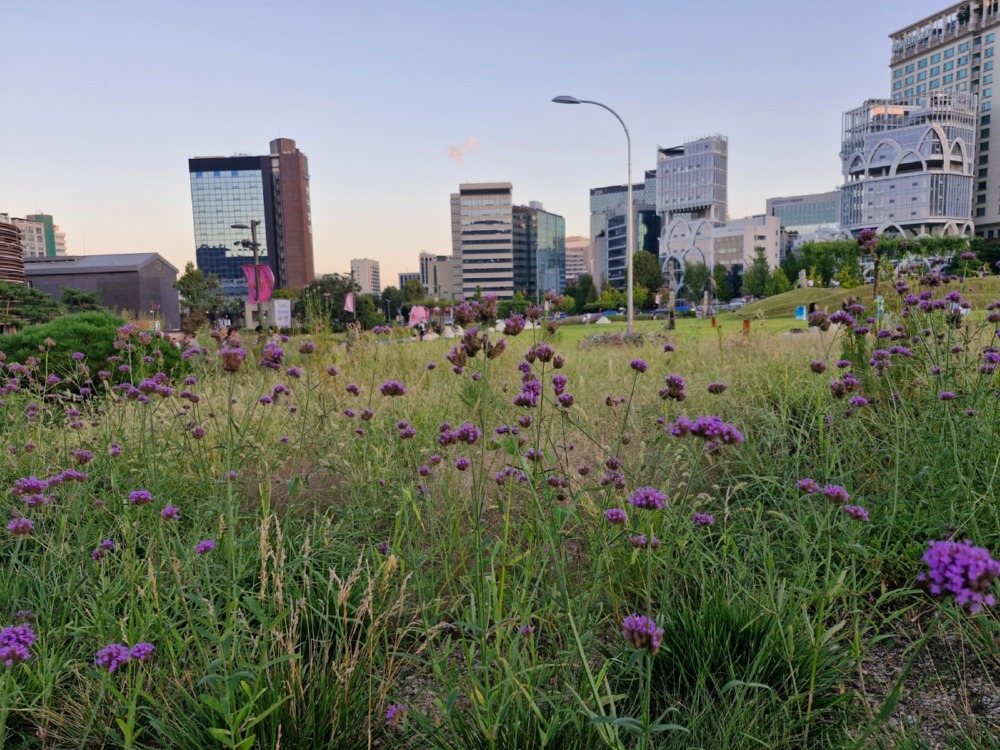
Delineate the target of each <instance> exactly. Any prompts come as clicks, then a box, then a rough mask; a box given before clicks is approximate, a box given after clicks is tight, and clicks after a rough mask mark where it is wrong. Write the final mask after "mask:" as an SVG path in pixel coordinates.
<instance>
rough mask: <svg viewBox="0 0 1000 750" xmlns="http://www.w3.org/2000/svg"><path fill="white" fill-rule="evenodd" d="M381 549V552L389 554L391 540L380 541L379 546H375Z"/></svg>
mask: <svg viewBox="0 0 1000 750" xmlns="http://www.w3.org/2000/svg"><path fill="white" fill-rule="evenodd" d="M375 549H377V550H378V551H379V554H382V555H388V554H389V542H379V543H378V546H377V547H375Z"/></svg>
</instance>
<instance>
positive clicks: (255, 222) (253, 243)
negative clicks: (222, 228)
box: [230, 219, 264, 333]
mask: <svg viewBox="0 0 1000 750" xmlns="http://www.w3.org/2000/svg"><path fill="white" fill-rule="evenodd" d="M259 226H260V219H251V220H250V226H247V225H246V224H233V225H231V226H230V228H231V229H249V230H250V247H251V248H252V249H253V278H254V285H255V286H256V296H257V325H258V326H260V330H261V333H263V332H264V303H263V302H261V301H260V263H259V262H258V258H259V256H258V252H259V250H260V245H259V244H258V243H257V227H259ZM235 244H237V245H240V246H242V247H246V246H247V241H246V240H239V241H238V242H236V243H235Z"/></svg>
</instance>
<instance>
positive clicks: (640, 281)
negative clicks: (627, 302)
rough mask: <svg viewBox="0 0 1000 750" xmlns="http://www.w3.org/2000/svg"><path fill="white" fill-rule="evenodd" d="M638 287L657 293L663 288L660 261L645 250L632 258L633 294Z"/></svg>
mask: <svg viewBox="0 0 1000 750" xmlns="http://www.w3.org/2000/svg"><path fill="white" fill-rule="evenodd" d="M638 285H641V286H644V287H646V289H648V290H650V291H653V292H658V291H659V290H660V288H661V287H662V286H663V268H662V267H661V266H660V259H659V258H657V257H656V256H655V255H653V254H652V253H649V252H646V251H645V250H640V251H639V252H637V253H636V254H635V255H633V256H632V289H633V294H634V292H635V287H636V286H638Z"/></svg>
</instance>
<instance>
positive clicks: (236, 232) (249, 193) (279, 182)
mask: <svg viewBox="0 0 1000 750" xmlns="http://www.w3.org/2000/svg"><path fill="white" fill-rule="evenodd" d="M188 171H189V172H190V177H191V207H192V210H193V213H194V241H195V257H196V259H197V264H198V268H199V269H201V270H202V271H204V272H205V273H214V274H216V275H217V276H218V277H219V281H220V282H221V284H222V288H223V290H224V291H225V292H226V294H228V295H231V296H245V295H246V294H247V291H248V290H247V283H246V278H245V277H244V275H243V271H242V266H244V265H247V264H250V263H252V262H253V253H252V252H251V251H249V250H246V249H243V248H237V247H235V243H236V242H237V241H238V240H249V239H250V232H249V231H248V230H245V229H233V228H232V225H233V224H246V225H248V226H249V225H250V222H251V221H254V220H258V221H260V222H261V224H260V226H259V228H258V230H257V242H258V243H259V246H260V247H259V257H260V262H261V263H262V264H265V265H268V266H270V268H271V271H272V272H273V273H274V279H275V284H276V286H277V287H278V288H280V289H299V288H301V287H304V286H307V285H308V284H309V282H311V281H312V280H313V279H314V278H315V270H314V265H313V236H312V215H311V209H310V204H309V162H308V160H307V159H306V155H305V154H303V153H302V152H301V151H299V150H298V149H297V148H296V147H295V141H293V140H291V139H289V138H278V139H276V140H273V141H271V148H270V153H269V154H268V155H267V156H246V155H244V156H229V157H225V156H205V157H196V158H194V159H189V160H188Z"/></svg>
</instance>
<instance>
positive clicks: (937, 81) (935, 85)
mask: <svg viewBox="0 0 1000 750" xmlns="http://www.w3.org/2000/svg"><path fill="white" fill-rule="evenodd" d="M940 85H941V80H940V79H938V78H935V79H934V80H933V81H931V88H932V89H936V88H938V87H939V86H940Z"/></svg>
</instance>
